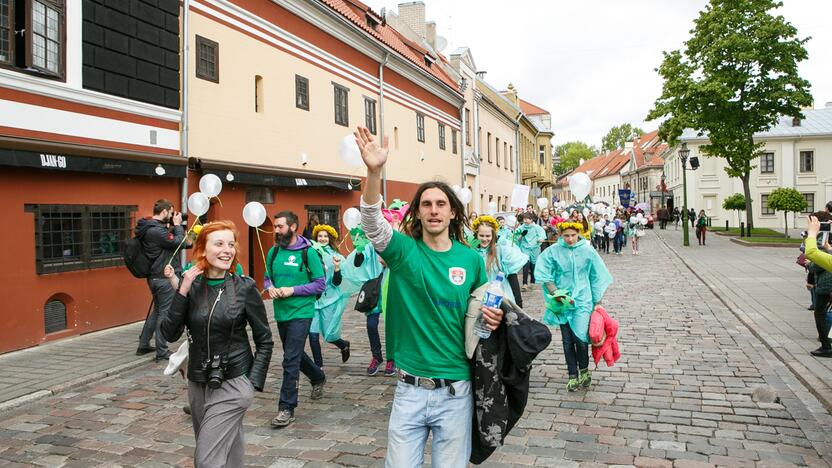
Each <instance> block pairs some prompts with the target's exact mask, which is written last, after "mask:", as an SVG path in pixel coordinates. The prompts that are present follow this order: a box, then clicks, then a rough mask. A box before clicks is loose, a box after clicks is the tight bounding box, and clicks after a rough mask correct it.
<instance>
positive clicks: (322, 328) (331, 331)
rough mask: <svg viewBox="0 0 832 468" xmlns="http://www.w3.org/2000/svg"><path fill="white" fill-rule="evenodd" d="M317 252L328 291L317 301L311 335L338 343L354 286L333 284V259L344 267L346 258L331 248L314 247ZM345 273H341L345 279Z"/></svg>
mask: <svg viewBox="0 0 832 468" xmlns="http://www.w3.org/2000/svg"><path fill="white" fill-rule="evenodd" d="M314 248H315V250H317V251H318V253H319V254H321V258H322V259H323V261H324V269H325V270H326V275H325V276H326V289H325V290H324V292H323V294H321V297H320V298H319V299H318V300H316V301H315V312H314V314H313V315H312V325H311V326H310V328H309V333H320V334H321V335H322V336H323V337H324V340H325V341H327V342H332V341H336V340H338V339H339V338H341V317H342V316H343V315H344V309H345V308H346V307H347V301H349V298H350V295H351V294H352V293H353V292H355V287H354V285H353V284H352V283H351V282H349V281H346V280H343V279H342V281H341V285H340V286H336V285H334V284H332V277H333V276H334V275H335V263H334V262H333V261H332V259H333V257H338V258H339V259H340V260H341V267H342V268H343V267H344V263H345V260H344V256H343V255H341V254H340V253H338V252H337V251H336V250H335V249H333V248H332V247H330V246H322V245H320V244H317V243H316V244H315V245H314ZM343 276H344V273H343V271H342V272H341V277H342V278H343Z"/></svg>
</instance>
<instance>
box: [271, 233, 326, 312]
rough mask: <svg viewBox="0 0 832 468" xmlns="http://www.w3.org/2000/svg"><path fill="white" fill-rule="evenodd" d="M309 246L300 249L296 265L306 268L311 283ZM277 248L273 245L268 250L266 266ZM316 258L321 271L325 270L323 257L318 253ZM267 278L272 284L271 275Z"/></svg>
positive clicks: (300, 268) (278, 248) (272, 258)
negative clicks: (298, 260)
mask: <svg viewBox="0 0 832 468" xmlns="http://www.w3.org/2000/svg"><path fill="white" fill-rule="evenodd" d="M310 248H311V247H304V248H303V249H302V250H301V251H300V266H299V267H298V269H299V270H306V277H307V278H309V282H310V283H311V282H312V270H310V269H309V249H310ZM278 250H280V247H278V246H277V245H275V246H274V248H273V249H271V250H270V251H269V257H268V260H267V261H266V265H267V266H268V265H271V264H272V263H273V262H274V257H275V255H277V251H278ZM318 260H320V261H321V271H324V272H325V271H326V265H325V264H324V259H323V257H321V256H320V255H318ZM269 280H270V281H271V282H272V284H274V280H272V278H271V277H269ZM320 298H321V295H320V294H315V300H318V299H320Z"/></svg>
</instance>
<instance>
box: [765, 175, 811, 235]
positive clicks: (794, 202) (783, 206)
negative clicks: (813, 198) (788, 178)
mask: <svg viewBox="0 0 832 468" xmlns="http://www.w3.org/2000/svg"><path fill="white" fill-rule="evenodd" d="M807 206H808V204H807V203H806V199H805V198H803V195H801V194H800V192H798V191H797V190H795V189H793V188H790V187H780V188H778V189H774V191H773V192H771V193H770V194H768V207H769V208H770V209H772V210H774V211H782V212H783V220H784V221H785V223H786V237H789V212H792V213H799V212H801V211H803V210H805V209H806V207H807Z"/></svg>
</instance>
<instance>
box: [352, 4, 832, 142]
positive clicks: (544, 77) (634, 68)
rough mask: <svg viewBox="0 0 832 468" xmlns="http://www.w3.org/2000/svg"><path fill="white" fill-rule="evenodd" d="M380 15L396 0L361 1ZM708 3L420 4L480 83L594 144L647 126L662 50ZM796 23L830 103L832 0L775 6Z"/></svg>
mask: <svg viewBox="0 0 832 468" xmlns="http://www.w3.org/2000/svg"><path fill="white" fill-rule="evenodd" d="M365 1H366V3H367V4H368V5H370V6H371V7H372V8H373V9H375V10H376V11H378V10H380V9H381V7H382V6H384V7H387V8H388V9H392V10H394V11H395V10H397V4H398V2H396V1H387V0H365ZM706 4H707V1H705V0H673V1H662V0H628V1H620V0H594V1H584V2H567V1H530V0H525V1H518V0H515V1H513V2H506V1H496V0H478V1H475V0H454V1H447V0H446V1H438V0H425V5H426V8H427V19H428V21H431V20H432V21H436V23H437V29H438V31H439V33H440V34H443V35H445V36H447V37H448V38H449V39H450V40H451V46H450V47H448V48H447V49H446V50H445V52H446V53H448V52H449V51H451V50H453V48H455V47H458V46H468V47H470V48H471V51H472V53H473V54H474V59H475V60H476V62H477V66H478V67H479V68H480V70H485V71H487V72H488V74H487V75H486V80H487V81H488V82H489V83H491V84H492V85H493V86H494V87H496V88H498V89H505V87H506V86H507V85H508V83H513V84H514V86H515V87H517V88H518V91H519V93H520V96H521V97H522V98H523V99H526V100H528V101H530V102H533V103H534V104H537V105H539V106H540V107H543V108H544V109H546V110H548V111H549V112H551V113H552V125H553V127H554V131H555V139H556V143H557V144H560V143H564V142H566V141H571V140H582V141H585V142H587V143H590V144H594V145H600V142H601V137H602V136H603V135H604V134H605V133H606V132H607V130H609V128H610V127H612V126H614V125H619V124H621V123H625V122H629V123H632V124H633V125H636V126H640V127H642V128H644V130H647V131H649V130H652V129H655V128H656V126H657V123H656V122H652V123H647V122H644V117H645V116H646V115H647V112H648V111H649V110H650V108H651V107H652V105H653V102H654V101H655V99H656V98H657V97H658V96H659V94H660V93H661V87H662V82H661V79H660V78H659V76H658V75H657V73H656V72H655V71H654V69H655V68H656V67H658V66H659V64H660V63H661V61H662V51H669V50H674V49H678V48H680V47H681V46H682V44H683V42H684V41H685V40H686V39H687V38H688V36H689V31H690V29H691V28H692V27H693V20H694V19H695V18H696V17H697V16H698V12H699V11H700V10H702V9H703V8H704V6H705V5H706ZM778 13H779V14H782V15H783V16H785V17H786V19H787V20H789V21H791V22H792V24H794V25H795V27H797V29H798V31H799V35H800V36H801V37H805V36H812V37H813V39H812V40H811V41H810V42H809V43H808V44H807V50H808V51H809V60H808V61H806V62H803V63H802V64H801V66H800V71H801V74H802V76H803V77H804V78H806V79H808V80H809V81H810V82H811V83H812V94H813V95H814V96H815V106H816V107H822V106H823V105H824V104H825V102H827V101H832V79H830V77H832V60H830V49H832V28H829V27H828V25H827V24H825V23H826V22H827V21H828V18H832V2H829V1H828V0H785V2H784V7H783V8H781V9H780V10H778Z"/></svg>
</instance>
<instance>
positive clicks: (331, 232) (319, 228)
mask: <svg viewBox="0 0 832 468" xmlns="http://www.w3.org/2000/svg"><path fill="white" fill-rule="evenodd" d="M321 231H326V232H327V234H329V239H330V240H333V241H336V240H338V232H336V231H335V228H333V227H332V226H330V225H328V224H319V225H317V226H315V227H314V228H313V229H312V239H317V238H318V233H319V232H321Z"/></svg>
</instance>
